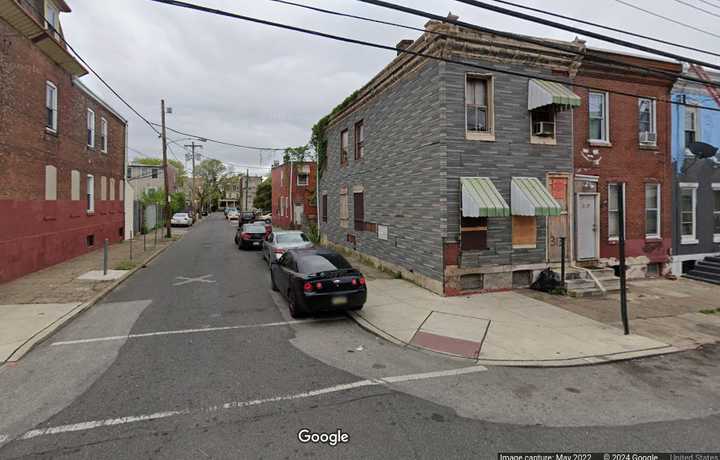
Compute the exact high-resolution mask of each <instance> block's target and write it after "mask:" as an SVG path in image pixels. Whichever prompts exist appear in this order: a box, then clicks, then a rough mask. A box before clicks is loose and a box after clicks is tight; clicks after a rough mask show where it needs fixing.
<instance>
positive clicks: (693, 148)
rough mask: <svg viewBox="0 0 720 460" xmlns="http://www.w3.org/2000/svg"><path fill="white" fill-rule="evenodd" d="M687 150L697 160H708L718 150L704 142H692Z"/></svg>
mask: <svg viewBox="0 0 720 460" xmlns="http://www.w3.org/2000/svg"><path fill="white" fill-rule="evenodd" d="M687 150H690V152H691V153H692V154H693V155H695V156H696V157H698V158H710V157H713V156H715V155H717V153H718V151H719V150H718V148H717V147H715V146H714V145H710V144H706V143H705V142H693V143H692V144H690V145H688V146H687Z"/></svg>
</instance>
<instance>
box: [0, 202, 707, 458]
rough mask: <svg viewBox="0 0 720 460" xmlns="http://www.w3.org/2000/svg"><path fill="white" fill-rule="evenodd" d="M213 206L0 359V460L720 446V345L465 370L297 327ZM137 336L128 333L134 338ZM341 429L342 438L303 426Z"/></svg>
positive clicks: (335, 328) (323, 326) (341, 332)
mask: <svg viewBox="0 0 720 460" xmlns="http://www.w3.org/2000/svg"><path fill="white" fill-rule="evenodd" d="M233 234H234V228H233V227H232V226H231V225H230V224H228V223H227V222H226V221H225V220H224V219H223V218H222V216H221V215H213V216H211V217H210V218H209V219H206V220H205V221H203V222H201V223H200V224H199V225H197V226H196V227H194V228H193V229H192V230H191V231H190V232H189V233H188V234H187V235H186V236H185V237H184V238H183V239H182V240H181V241H179V242H178V243H177V244H175V245H174V246H173V247H171V248H170V249H169V250H167V251H166V252H165V253H164V254H163V255H161V256H160V257H159V258H157V259H156V260H155V261H153V262H152V263H151V264H150V265H149V266H148V267H147V268H145V269H143V270H141V271H140V272H138V274H136V275H135V276H133V277H132V278H130V279H129V280H128V281H126V282H125V283H124V284H122V285H121V286H120V287H119V288H118V289H116V290H115V291H114V292H113V293H111V294H110V295H109V296H107V297H106V298H105V299H104V301H103V302H102V303H101V304H99V305H97V306H95V307H94V308H93V309H91V310H89V311H88V312H87V313H86V314H84V315H83V316H81V317H80V318H78V319H77V320H75V321H74V322H73V323H72V324H71V325H70V326H68V327H66V328H64V329H63V330H61V331H60V332H59V333H58V334H56V335H55V336H54V337H52V338H51V339H50V340H48V341H47V342H45V343H44V344H42V345H41V346H40V347H38V348H37V349H36V350H34V351H33V352H31V353H30V354H29V355H28V356H26V357H25V358H24V359H23V361H21V362H20V365H18V366H17V367H14V368H8V367H3V368H1V369H0V393H1V394H0V414H2V417H1V418H0V458H2V459H12V458H73V459H74V458H87V459H98V458H121V459H122V458H127V459H144V458H167V459H184V458H192V459H195V458H200V459H203V458H297V457H317V458H497V453H498V452H518V451H536V452H553V451H595V452H598V451H624V452H627V451H635V452H647V451H661V452H663V451H665V452H666V451H720V440H719V438H718V433H720V416H719V415H718V414H720V369H719V368H720V366H718V363H720V350H718V349H717V348H712V347H711V348H707V349H705V350H702V351H697V352H691V353H685V354H681V355H672V356H666V357H658V358H650V359H646V360H642V361H633V362H626V363H617V364H611V365H603V366H593V367H581V368H568V369H509V368H487V369H485V368H480V367H473V366H472V365H471V364H469V363H468V362H464V361H460V360H451V359H448V358H445V357H440V356H436V355H432V354H426V353H421V352H417V351H413V350H407V349H402V348H399V347H396V346H395V345H392V344H388V343H386V342H383V341H382V340H381V339H379V338H377V337H374V336H373V335H371V334H369V333H367V332H366V331H364V330H362V329H360V328H359V327H358V326H357V325H355V324H354V323H353V322H352V321H351V320H349V319H348V318H346V317H344V316H337V317H324V318H319V319H318V320H310V321H308V322H301V323H296V322H292V321H291V318H290V317H289V316H288V315H287V311H286V307H285V305H284V302H283V301H282V299H280V298H279V297H278V296H277V295H276V294H274V293H272V292H271V291H270V286H269V278H268V270H267V266H266V264H265V263H264V261H263V260H262V257H261V255H260V253H259V252H246V251H239V250H238V249H237V248H235V246H234V245H233V241H232V237H233ZM128 334H129V335H128ZM303 428H307V429H308V430H310V431H312V432H316V433H321V432H326V433H332V432H337V430H342V432H344V433H347V434H348V436H349V440H348V442H346V443H340V444H338V445H337V446H330V445H327V444H312V443H301V442H300V441H299V440H298V436H297V434H298V431H300V430H301V429H303Z"/></svg>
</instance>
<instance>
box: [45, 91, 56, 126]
mask: <svg viewBox="0 0 720 460" xmlns="http://www.w3.org/2000/svg"><path fill="white" fill-rule="evenodd" d="M57 125H58V97H57V86H55V84H54V83H52V82H50V81H46V82H45V127H46V128H47V129H48V131H52V132H54V133H55V132H57Z"/></svg>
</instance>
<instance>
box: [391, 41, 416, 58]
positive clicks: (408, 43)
mask: <svg viewBox="0 0 720 460" xmlns="http://www.w3.org/2000/svg"><path fill="white" fill-rule="evenodd" d="M413 43H415V40H400V41H399V42H398V44H397V45H395V49H397V50H398V52H397V54H398V56H400V54H402V52H401V51H400V50H405V49H408V48H410V46H411V45H412V44H413Z"/></svg>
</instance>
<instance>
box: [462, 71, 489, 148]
mask: <svg viewBox="0 0 720 460" xmlns="http://www.w3.org/2000/svg"><path fill="white" fill-rule="evenodd" d="M469 79H482V80H485V81H486V86H485V91H486V94H485V97H486V98H487V102H486V104H487V105H486V106H485V107H486V109H485V110H486V114H485V116H486V120H487V124H488V129H487V131H469V130H468V120H467V107H468V101H467V87H468V80H469ZM463 113H464V117H463V118H464V120H465V124H464V126H463V129H464V130H465V139H468V140H476V141H494V140H495V77H494V76H493V75H492V74H482V73H472V72H470V73H466V74H465V81H464V85H463Z"/></svg>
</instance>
